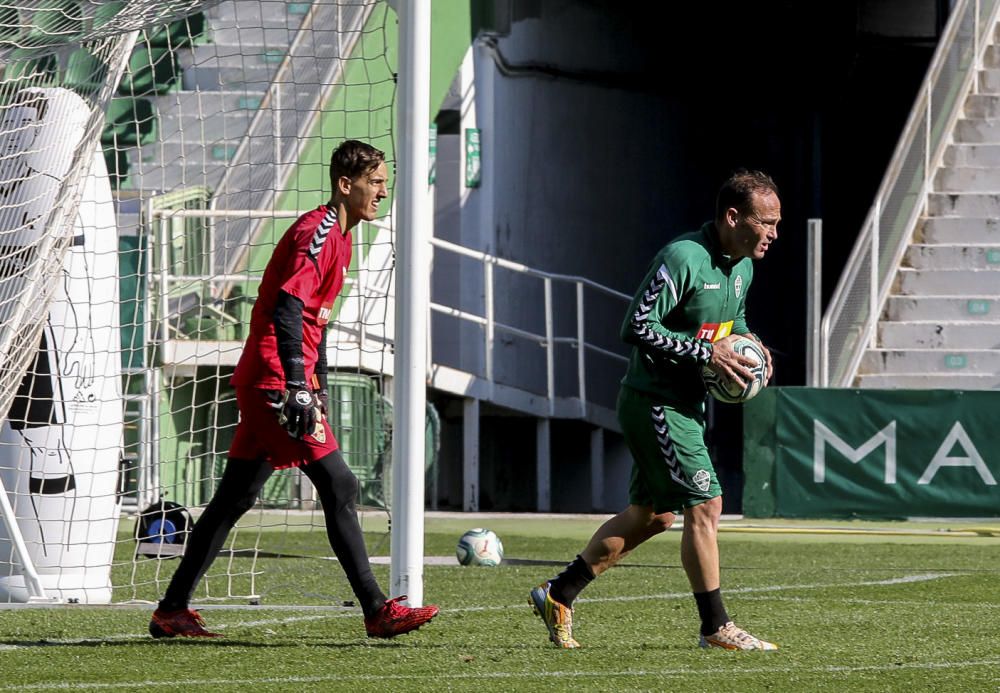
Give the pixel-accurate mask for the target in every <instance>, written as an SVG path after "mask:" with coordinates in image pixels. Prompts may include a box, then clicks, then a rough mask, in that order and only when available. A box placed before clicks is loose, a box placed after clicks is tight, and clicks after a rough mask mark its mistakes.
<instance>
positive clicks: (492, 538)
mask: <svg viewBox="0 0 1000 693" xmlns="http://www.w3.org/2000/svg"><path fill="white" fill-rule="evenodd" d="M455 556H456V558H458V562H459V563H461V564H462V565H486V566H494V565H500V561H502V560H503V544H502V543H501V542H500V537H498V536H497V535H496V534H495V533H494V532H493V531H492V530H489V529H483V528H482V527H476V528H475V529H470V530H469V531H468V532H466V533H465V534H463V535H462V538H461V539H459V540H458V546H457V547H455Z"/></svg>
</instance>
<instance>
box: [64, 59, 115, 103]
mask: <svg viewBox="0 0 1000 693" xmlns="http://www.w3.org/2000/svg"><path fill="white" fill-rule="evenodd" d="M107 74H108V67H107V65H105V64H104V62H102V61H100V60H98V59H97V58H95V57H94V56H93V55H91V54H90V53H89V52H87V51H86V50H85V49H83V48H78V49H77V50H75V51H73V52H72V53H70V56H69V58H68V59H67V60H66V69H65V70H64V71H63V80H62V84H63V86H66V87H69V88H70V89H74V90H75V91H76V92H77V93H78V94H80V95H81V96H89V95H91V94H96V93H97V92H98V91H100V89H101V87H103V86H104V81H105V78H106V77H107Z"/></svg>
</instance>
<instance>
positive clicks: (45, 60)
mask: <svg viewBox="0 0 1000 693" xmlns="http://www.w3.org/2000/svg"><path fill="white" fill-rule="evenodd" d="M58 68H59V65H58V63H57V62H56V58H55V56H54V55H43V56H37V57H36V56H34V55H33V52H32V51H26V50H20V49H19V50H16V51H13V52H12V53H11V62H9V63H7V65H6V66H5V67H4V71H3V80H4V82H8V83H9V82H15V81H17V82H21V83H22V84H20V85H18V88H21V87H35V86H49V85H52V84H55V82H56V79H57V77H58Z"/></svg>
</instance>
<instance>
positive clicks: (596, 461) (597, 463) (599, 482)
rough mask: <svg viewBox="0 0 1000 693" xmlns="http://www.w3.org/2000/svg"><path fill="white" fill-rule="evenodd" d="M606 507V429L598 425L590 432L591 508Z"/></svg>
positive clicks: (598, 509) (596, 509)
mask: <svg viewBox="0 0 1000 693" xmlns="http://www.w3.org/2000/svg"><path fill="white" fill-rule="evenodd" d="M604 507H605V503H604V429H603V428H601V427H600V426H598V427H597V428H595V429H594V430H592V431H591V432H590V509H591V510H593V511H595V512H600V511H603V510H604Z"/></svg>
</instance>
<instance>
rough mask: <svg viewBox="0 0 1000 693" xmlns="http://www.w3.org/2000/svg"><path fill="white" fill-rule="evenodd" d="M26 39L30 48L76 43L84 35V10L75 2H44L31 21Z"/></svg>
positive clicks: (55, 0)
mask: <svg viewBox="0 0 1000 693" xmlns="http://www.w3.org/2000/svg"><path fill="white" fill-rule="evenodd" d="M29 22H30V26H31V29H30V30H29V31H28V34H27V36H26V38H25V44H26V45H30V46H50V45H59V44H67V43H71V42H73V41H76V40H77V39H78V38H79V36H80V35H81V34H82V33H83V24H84V10H83V7H82V6H81V5H80V4H79V3H77V2H75V1H74V0H43V2H41V3H39V5H38V8H37V9H36V10H35V11H34V12H33V13H32V15H31V18H30V20H29Z"/></svg>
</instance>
